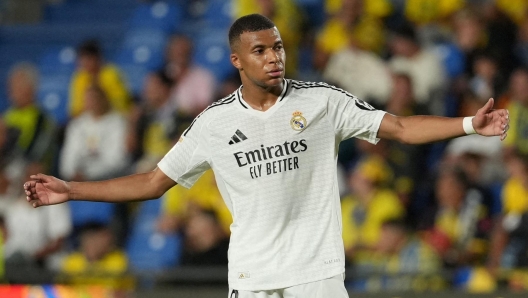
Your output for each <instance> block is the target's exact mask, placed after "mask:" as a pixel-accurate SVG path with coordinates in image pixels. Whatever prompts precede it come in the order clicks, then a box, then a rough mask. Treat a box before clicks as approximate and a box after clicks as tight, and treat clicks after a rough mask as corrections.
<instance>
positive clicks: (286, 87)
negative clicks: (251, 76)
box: [236, 79, 290, 115]
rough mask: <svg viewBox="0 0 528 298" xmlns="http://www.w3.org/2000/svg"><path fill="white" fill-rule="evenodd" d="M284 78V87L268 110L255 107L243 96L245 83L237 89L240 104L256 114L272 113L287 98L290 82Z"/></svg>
mask: <svg viewBox="0 0 528 298" xmlns="http://www.w3.org/2000/svg"><path fill="white" fill-rule="evenodd" d="M283 80H284V84H283V85H284V86H283V87H282V92H281V94H280V95H279V98H278V99H277V102H275V104H274V105H273V106H272V107H270V108H269V109H267V110H266V111H259V110H255V109H253V108H252V107H251V106H250V105H249V104H248V103H247V102H246V101H245V100H244V98H243V97H242V88H244V85H240V87H239V88H238V89H237V91H236V97H237V100H238V102H239V103H240V106H241V107H242V108H243V109H244V110H246V111H247V112H249V113H252V114H256V115H264V114H272V113H273V111H275V110H276V109H278V108H279V107H280V106H281V105H282V104H283V102H284V101H285V100H284V99H285V98H286V93H287V92H288V88H289V86H290V82H289V81H288V80H287V79H283Z"/></svg>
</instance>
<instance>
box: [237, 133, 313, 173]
mask: <svg viewBox="0 0 528 298" xmlns="http://www.w3.org/2000/svg"><path fill="white" fill-rule="evenodd" d="M306 150H308V144H307V142H306V140H305V139H301V140H298V141H291V142H288V141H286V142H284V143H282V144H278V145H273V146H264V145H263V144H262V145H260V148H257V149H255V150H249V151H246V152H243V151H239V152H235V153H233V155H234V157H235V160H236V162H237V165H238V167H240V168H242V167H246V166H248V169H249V176H250V177H251V179H255V178H260V177H262V176H264V175H267V176H269V175H273V174H277V173H282V172H286V171H293V170H296V169H298V168H299V157H298V156H297V155H298V154H299V153H301V152H304V151H306ZM291 155H293V156H291Z"/></svg>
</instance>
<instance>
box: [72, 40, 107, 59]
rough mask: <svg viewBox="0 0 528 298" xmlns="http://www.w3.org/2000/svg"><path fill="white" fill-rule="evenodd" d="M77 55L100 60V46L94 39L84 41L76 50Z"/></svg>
mask: <svg viewBox="0 0 528 298" xmlns="http://www.w3.org/2000/svg"><path fill="white" fill-rule="evenodd" d="M77 55H79V56H94V57H98V58H100V57H101V56H102V50H101V46H100V45H99V42H98V41H97V40H96V39H89V40H85V41H84V42H83V43H81V44H80V45H79V47H78V48H77Z"/></svg>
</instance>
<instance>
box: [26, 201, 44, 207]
mask: <svg viewBox="0 0 528 298" xmlns="http://www.w3.org/2000/svg"><path fill="white" fill-rule="evenodd" d="M29 203H30V204H31V206H33V208H38V207H40V206H42V203H41V202H40V201H39V200H32V201H30V202H29Z"/></svg>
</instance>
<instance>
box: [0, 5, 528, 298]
mask: <svg viewBox="0 0 528 298" xmlns="http://www.w3.org/2000/svg"><path fill="white" fill-rule="evenodd" d="M527 8H528V1H525V0H512V1H506V0H438V1H436V0H407V1H405V0H364V1H359V0H275V1H274V0H232V1H228V0H188V1H185V0H172V1H139V0H47V1H45V0H25V1H21V0H2V1H0V22H1V26H0V112H1V113H2V115H3V116H2V121H1V122H0V154H1V155H0V170H2V174H1V176H0V178H1V179H0V201H1V202H0V207H1V208H0V209H1V213H2V221H1V223H2V239H4V240H5V241H2V244H1V246H0V247H2V251H3V253H2V260H3V261H2V263H1V264H3V265H2V266H1V267H0V268H1V270H0V276H2V280H3V285H1V286H0V296H1V297H26V296H31V297H76V296H79V297H80V296H81V295H84V296H83V297H87V296H93V297H101V296H106V295H108V296H116V297H121V296H133V295H137V296H138V297H143V296H145V297H151V296H153V295H155V296H156V297H165V296H167V297H168V296H169V295H171V296H173V297H187V296H188V297H225V293H226V290H227V281H226V272H227V269H226V266H225V262H226V260H225V253H226V241H227V239H228V234H229V229H228V226H229V222H230V215H229V214H228V213H227V212H226V210H225V207H224V206H223V205H222V202H221V201H220V200H219V197H218V194H217V192H216V191H215V190H214V183H211V181H212V178H211V177H212V176H211V174H210V173H208V174H206V175H205V176H204V177H203V178H202V179H201V180H200V182H199V184H198V185H197V186H196V187H195V188H194V189H192V190H190V191H185V190H183V189H180V188H179V187H177V188H175V190H173V191H171V192H170V193H168V194H167V195H165V196H164V197H162V198H161V199H159V200H155V201H149V202H145V203H130V204H99V203H78V204H73V203H70V204H68V205H67V207H66V208H67V210H66V212H61V210H58V211H57V212H59V214H61V215H60V216H56V217H55V216H54V215H53V214H54V213H50V214H51V215H50V214H48V213H47V212H44V211H40V210H42V209H44V208H40V209H37V210H38V211H36V210H32V209H30V208H26V209H25V208H23V207H21V206H19V205H20V204H17V203H14V202H19V201H21V200H23V194H20V193H19V191H20V189H21V187H18V186H19V185H21V181H23V179H24V177H25V175H26V174H29V173H32V172H35V171H45V172H47V173H52V174H54V175H57V176H59V177H62V178H64V179H84V180H92V179H94V180H96V179H102V178H110V177H113V176H117V175H118V174H129V173H133V172H137V171H145V170H148V169H151V168H152V166H153V165H155V162H156V161H157V160H159V158H160V157H161V156H162V154H163V152H166V150H168V148H170V146H171V145H172V144H173V143H174V141H175V140H177V137H178V134H179V133H181V131H182V130H183V129H185V127H186V126H187V125H188V124H189V121H191V120H192V118H193V117H194V116H195V115H196V114H197V113H198V112H199V110H201V109H202V108H203V107H204V106H206V105H207V104H208V103H210V102H212V101H214V100H217V99H220V98H221V97H223V96H225V95H226V94H229V92H231V91H233V90H234V88H236V87H238V84H239V81H238V79H237V73H236V72H235V70H234V68H233V67H232V66H231V65H230V62H229V48H228V44H227V38H226V37H227V30H228V28H229V26H230V24H231V22H232V21H233V19H234V18H236V17H237V16H241V15H244V14H247V13H253V12H260V13H263V14H266V15H268V16H270V18H272V19H273V20H274V22H275V23H276V24H277V26H278V27H279V30H280V32H281V34H282V37H283V39H284V42H285V46H286V50H287V55H288V56H287V58H288V62H287V75H288V77H289V78H296V79H300V80H307V81H320V80H321V81H326V82H328V83H330V84H334V85H337V86H339V87H342V88H344V89H345V90H347V91H350V92H351V93H353V94H357V95H358V96H360V97H361V98H362V99H364V100H366V101H368V102H369V103H371V104H372V105H374V106H376V107H380V108H383V109H386V110H388V111H390V112H392V113H395V114H401V115H412V114H414V113H419V114H423V113H429V114H436V115H446V116H467V115H473V114H474V112H475V110H476V108H478V107H479V106H481V105H482V104H483V103H484V102H485V100H487V98H489V97H494V98H495V99H496V104H497V105H498V106H500V107H508V108H509V110H510V113H511V115H512V128H511V132H510V136H509V138H508V142H505V143H504V144H502V143H500V142H496V140H494V141H493V140H492V141H490V140H485V139H481V138H478V137H477V138H470V137H467V138H462V139H460V140H462V141H458V142H443V143H438V144H433V145H427V146H419V147H409V146H405V145H401V146H400V145H397V144H393V143H390V142H382V143H381V144H380V145H378V146H376V147H371V146H367V145H366V144H364V143H362V142H355V141H349V142H344V143H343V144H342V146H341V147H340V160H339V175H340V177H341V178H342V183H341V188H342V196H343V201H342V202H343V217H344V240H345V246H346V248H347V257H348V258H349V259H348V262H349V265H348V267H347V279H346V285H347V288H348V289H349V291H350V293H351V295H352V296H354V295H358V296H362V297H363V296H364V297H388V296H391V297H397V296H401V297H423V296H427V297H447V296H451V297H458V296H460V297H467V296H468V295H470V294H469V293H481V294H475V297H521V296H522V295H525V294H526V290H527V289H528V273H527V272H526V271H525V270H524V269H523V268H524V267H525V266H526V265H527V262H526V259H527V258H526V254H527V252H528V249H527V243H526V239H528V237H527V236H528V235H527V234H528V232H527V231H526V227H528V221H526V218H525V216H524V214H525V212H526V211H528V186H526V185H527V184H528V182H527V181H528V178H527V177H528V170H527V169H528V162H527V160H528V159H527V158H526V154H527V153H528V150H527V146H526V140H527V139H528V129H527V125H528V124H526V123H524V122H523V119H526V117H524V118H523V115H525V113H526V111H527V108H528V100H527V98H528V72H527V71H526V70H525V67H526V66H527V63H528V51H527V49H528V18H527V17H526V11H527ZM174 36H178V37H181V36H185V37H186V38H185V39H183V40H184V41H183V42H182V39H181V38H175V37H174ZM190 44H192V48H191V47H189V45H190ZM99 51H100V52H99ZM87 53H88V56H90V55H92V56H93V54H94V53H95V54H96V56H97V57H99V58H101V60H100V62H101V67H100V69H98V71H99V72H100V73H99V77H98V78H97V79H93V78H90V75H89V74H87V73H86V70H85V69H82V67H80V66H79V64H78V62H79V60H80V56H82V55H85V54H87ZM181 60H184V61H181ZM186 61H190V62H191V63H186ZM180 68H184V69H185V70H186V71H183V72H182V73H180V72H179V70H180ZM101 69H103V70H104V71H106V72H107V73H108V74H105V75H103V74H102V73H103V72H104V71H103V70H101ZM37 72H38V77H37V76H33V75H34V74H36V73H37ZM17 74H20V75H21V77H20V76H16V75H17ZM191 74H192V75H191ZM109 77H110V78H109ZM28 78H29V79H28ZM21 81H22V82H24V83H25V84H22V86H20V84H18V85H17V82H21ZM94 83H95V85H97V86H95V87H94V86H93V85H92V84H94ZM87 87H88V89H90V88H92V89H93V90H92V91H93V92H92V93H93V94H92V93H91V95H87V94H88V93H86V94H85V89H86V88H87ZM83 88H85V89H83ZM158 89H159V90H162V89H163V90H165V91H166V92H165V93H163V92H162V93H161V94H160V93H157V92H155V91H152V90H158ZM21 90H22V91H21ZM24 90H26V91H27V90H29V92H27V93H24V92H23V91H24ZM79 90H80V91H79ZM94 90H95V91H94ZM116 90H120V93H119V92H117V91H116ZM17 91H18V95H17ZM99 91H101V93H98V92H99ZM199 91H202V92H199ZM76 92H77V93H76ZM20 93H24V94H22V95H20ZM94 94H95V95H94ZM101 94H102V95H101ZM116 94H117V95H116ZM89 96H91V98H92V99H90V100H91V101H94V99H93V97H95V98H98V100H99V103H100V102H106V101H105V100H102V101H101V97H102V98H106V99H107V100H108V101H109V102H110V106H112V107H113V108H114V109H115V110H118V111H119V112H116V113H115V114H112V116H113V117H114V118H117V119H120V120H116V122H106V123H117V124H116V125H119V127H108V126H103V127H102V128H101V127H99V130H102V131H106V132H107V133H108V134H110V131H114V130H115V131H117V130H119V131H121V134H120V135H112V136H114V137H115V136H117V138H115V139H113V140H110V141H107V142H106V143H105V142H104V141H101V140H99V141H94V140H91V139H89V138H87V137H86V134H88V132H87V131H82V130H81V131H79V129H78V128H77V130H75V129H73V128H70V127H73V126H76V127H79V126H82V125H86V126H87V125H89V124H90V125H93V127H94V130H97V125H95V124H94V123H93V122H89V121H88V122H86V118H87V117H86V115H88V114H89V113H95V112H94V108H93V105H94V104H93V103H92V104H91V105H88V104H86V103H84V100H85V99H86V101H88V99H87V98H88V97H89ZM26 97H27V98H30V100H29V101H30V102H29V104H28V103H24V104H20V102H18V103H17V102H16V101H17V100H14V98H17V99H18V100H24V99H25V98H26ZM95 101H96V100H95ZM160 102H161V103H160ZM74 105H76V107H77V110H75V108H72V107H73V106H74ZM28 106H29V107H31V108H30V109H29V110H28V109H26V108H27V107H28ZM103 106H104V104H103ZM90 108H91V109H92V110H90ZM95 110H96V109H95ZM28 111H29V112H28ZM164 112H165V113H164ZM104 113H112V112H110V111H105V112H104ZM116 115H117V116H116ZM83 117H84V118H83ZM33 118H34V119H39V120H38V121H37V120H35V121H33V120H31V119H33ZM81 118H83V119H84V121H85V122H81V121H79V120H77V119H81ZM22 119H23V120H22ZM28 119H29V120H28ZM74 119H75V121H77V122H75V121H74ZM109 121H110V120H109ZM43 123H47V124H43ZM73 123H77V124H76V125H74V124H73ZM35 132H36V133H35ZM83 133H84V135H83ZM93 142H95V145H94V143H93ZM97 142H99V143H97ZM67 144H69V145H67ZM74 144H85V145H84V146H80V147H83V148H79V146H74ZM116 144H120V146H117V147H118V148H115V150H116V152H117V153H118V155H114V156H112V157H110V160H103V161H101V160H97V157H99V156H101V158H103V157H102V156H103V155H105V153H103V152H101V151H106V150H107V148H110V147H112V148H114V147H116V146H115V145H116ZM90 146H93V148H92V147H91V148H90V149H91V150H93V151H91V153H90V152H89V154H88V157H87V155H86V154H87V153H86V152H85V151H83V150H84V149H86V147H90ZM97 150H101V151H99V152H97ZM112 150H114V149H112ZM119 150H121V151H119ZM108 151H109V150H108ZM94 152H96V154H94ZM119 152H122V154H121V155H119ZM90 154H92V155H91V156H90ZM94 156H95V157H94ZM116 156H117V157H116ZM125 157H126V158H125ZM83 159H84V164H83V161H82V160H83ZM116 160H119V161H121V163H120V164H117V165H114V163H113V162H114V161H116ZM94 161H97V162H100V165H101V166H100V169H96V170H93V169H89V168H90V167H89V165H86V163H90V162H92V163H93V162H94ZM110 164H112V165H113V166H115V167H117V168H118V169H117V170H116V168H115V167H114V168H111V166H110ZM97 170H100V171H97ZM83 171H84V172H83ZM90 171H95V174H93V173H94V172H90ZM442 189H444V190H445V189H447V190H453V189H454V190H455V191H453V192H448V193H445V192H442ZM373 193H375V194H376V195H371V194H373ZM373 197H374V198H373ZM457 200H458V201H457ZM475 210H476V211H475ZM62 211H64V210H62ZM471 211H475V212H471ZM14 214H15V215H16V216H15V215H14ZM64 214H66V215H64ZM27 218H32V219H34V221H31V223H33V225H28V226H23V225H22V226H21V227H20V226H19V227H13V225H14V224H16V223H17V220H19V221H22V220H23V219H27ZM57 222H60V223H59V224H57ZM508 223H509V224H508ZM55 225H56V226H57V227H56V229H55V230H57V229H58V230H60V231H62V234H61V233H58V232H57V233H58V234H57V233H55V234H53V233H51V232H50V231H55V230H53V228H49V227H48V226H50V227H51V226H55ZM36 227H38V228H40V229H36ZM42 227H44V228H42ZM502 227H504V228H502ZM48 228H49V230H46V229H48ZM24 229H25V230H24ZM21 230H22V232H24V233H22V232H21ZM498 230H500V231H498ZM18 233H20V234H23V235H24V236H23V237H28V238H25V239H24V238H22V240H20V239H21V237H22V236H18V235H19V234H18ZM42 234H46V235H45V236H44V237H42V238H43V240H41V241H40V242H39V241H32V240H33V238H31V237H36V236H35V235H39V236H42ZM48 234H49V235H48ZM36 238H38V237H36ZM13 239H15V240H17V239H18V240H17V241H18V243H17V241H15V240H13ZM383 239H389V240H387V241H385V242H384V241H382V240H383ZM523 239H524V241H523ZM58 240H60V241H58ZM10 241H11V243H9V242H10ZM391 241H393V242H391ZM33 242H35V243H33ZM86 243H92V246H90V245H89V244H86ZM93 243H96V244H95V246H98V247H103V249H102V250H97V249H96V248H94V247H93V246H94V245H93ZM17 245H18V246H17ZM39 245H40V247H39ZM31 246H35V247H34V248H33V247H31ZM28 247H31V248H28ZM393 247H398V250H393V249H392V248H393ZM94 250H95V252H94ZM90 254H91V256H90ZM221 256H224V257H221ZM15 285H23V286H15Z"/></svg>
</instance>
